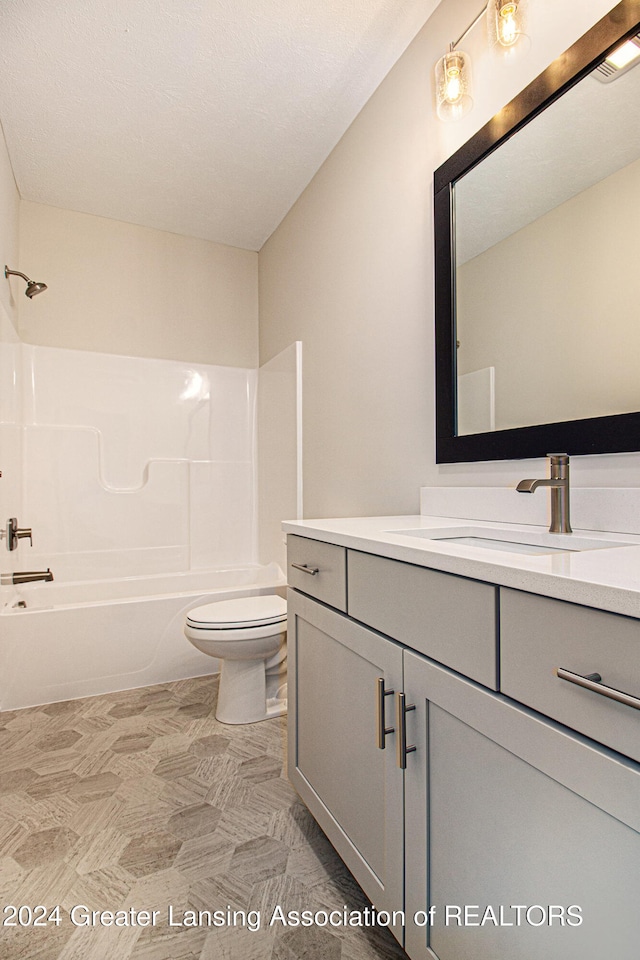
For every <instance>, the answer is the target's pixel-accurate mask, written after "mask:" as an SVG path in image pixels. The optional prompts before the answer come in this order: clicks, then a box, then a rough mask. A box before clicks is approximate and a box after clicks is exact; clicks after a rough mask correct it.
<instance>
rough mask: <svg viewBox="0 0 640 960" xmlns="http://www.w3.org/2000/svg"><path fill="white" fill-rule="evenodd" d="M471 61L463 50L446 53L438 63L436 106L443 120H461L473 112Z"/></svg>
mask: <svg viewBox="0 0 640 960" xmlns="http://www.w3.org/2000/svg"><path fill="white" fill-rule="evenodd" d="M471 92H472V86H471V60H470V58H469V55H468V54H466V53H463V52H462V51H461V50H451V51H450V52H449V53H445V55H444V57H442V58H441V59H440V60H438V62H437V63H436V106H437V112H438V117H439V118H440V119H441V120H459V119H460V118H461V117H464V115H465V114H466V113H468V112H469V110H471V107H472V106H473V97H472V96H471Z"/></svg>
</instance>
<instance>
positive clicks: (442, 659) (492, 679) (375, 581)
mask: <svg viewBox="0 0 640 960" xmlns="http://www.w3.org/2000/svg"><path fill="white" fill-rule="evenodd" d="M348 571H349V576H348V584H349V588H348V612H349V616H351V617H354V618H355V619H356V620H360V621H361V622H362V623H366V624H368V625H369V626H371V627H373V628H374V629H376V630H379V631H380V632H381V633H385V634H386V635H387V636H389V637H393V638H394V640H399V641H400V642H401V643H404V644H406V645H407V646H409V647H413V649H414V650H417V651H418V652H419V653H424V654H425V655H426V656H427V657H431V658H432V659H433V660H437V661H438V662H439V663H443V664H445V666H448V667H451V668H452V669H453V670H457V671H458V672H459V673H463V674H464V675H465V676H467V677H470V678H471V679H472V680H477V681H478V683H482V684H484V685H485V686H487V687H491V689H492V690H496V689H497V637H496V590H497V588H496V587H493V586H491V585H490V584H488V583H481V582H479V581H477V580H466V579H465V578H464V577H456V576H453V575H452V574H449V573H440V572H439V571H437V570H428V569H426V568H425V567H416V566H414V565H413V564H411V563H401V562H400V561H398V560H388V559H386V558H385V557H376V556H373V555H371V554H368V553H360V552H358V551H355V550H349V551H348Z"/></svg>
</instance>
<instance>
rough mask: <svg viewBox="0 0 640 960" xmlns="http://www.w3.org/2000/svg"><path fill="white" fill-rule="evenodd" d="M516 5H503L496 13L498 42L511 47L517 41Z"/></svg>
mask: <svg viewBox="0 0 640 960" xmlns="http://www.w3.org/2000/svg"><path fill="white" fill-rule="evenodd" d="M517 11H518V5H517V3H505V4H504V5H503V6H502V7H500V10H499V11H498V42H499V43H501V44H502V46H503V47H511V46H513V44H514V43H516V41H517V39H518V21H517V19H516V13H517Z"/></svg>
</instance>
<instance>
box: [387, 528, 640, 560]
mask: <svg viewBox="0 0 640 960" xmlns="http://www.w3.org/2000/svg"><path fill="white" fill-rule="evenodd" d="M387 533H392V534H395V535H396V536H401V537H416V538H419V539H421V540H437V541H439V542H441V543H450V544H459V545H460V546H465V547H480V548H482V549H484V550H499V551H502V552H504V553H521V554H522V553H524V554H528V555H530V556H541V555H544V554H550V553H576V552H582V551H583V550H604V549H606V548H607V547H629V546H633V544H632V543H629V541H628V540H626V541H623V540H600V539H597V538H595V537H594V538H590V537H583V536H576V535H575V534H573V533H545V532H543V531H540V532H535V531H531V532H528V531H527V532H525V531H522V530H509V529H507V528H505V527H473V526H468V527H449V528H446V529H444V528H440V529H433V528H432V529H426V528H423V527H420V528H418V529H417V530H387Z"/></svg>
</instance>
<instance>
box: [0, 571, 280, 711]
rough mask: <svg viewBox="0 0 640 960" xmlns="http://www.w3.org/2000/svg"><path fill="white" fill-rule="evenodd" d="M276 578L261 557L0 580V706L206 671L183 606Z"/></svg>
mask: <svg viewBox="0 0 640 960" xmlns="http://www.w3.org/2000/svg"><path fill="white" fill-rule="evenodd" d="M284 582H285V581H284V577H283V575H282V571H281V570H280V568H279V567H278V566H277V564H269V565H268V566H252V567H245V568H242V569H234V570H214V571H196V572H192V573H176V574H161V575H156V576H149V577H127V578H124V579H121V580H102V581H85V582H76V583H65V582H58V581H54V582H53V583H34V584H25V585H23V586H20V587H10V588H8V587H3V588H2V596H1V597H0V599H1V600H2V604H3V605H2V611H1V614H0V710H15V709H18V708H20V707H28V706H35V705H37V704H42V703H55V702H57V701H59V700H71V699H74V698H77V697H88V696H93V695H94V694H100V693H108V692H110V691H114V690H126V689H129V688H131V687H142V686H146V685H148V684H153V683H162V682H165V681H168V680H180V679H183V678H184V677H197V676H202V675H205V674H209V673H213V672H215V671H216V670H217V661H215V660H213V659H212V658H211V657H207V656H205V654H203V653H200V652H199V651H198V650H196V649H195V647H192V646H191V644H190V643H189V641H188V640H187V639H186V637H185V636H184V634H183V632H182V631H183V625H184V619H185V615H186V613H187V611H188V610H191V609H193V607H197V606H200V605H201V604H203V603H211V602H213V601H214V600H226V599H229V598H231V597H238V596H254V595H256V594H264V593H273V592H275V590H276V589H278V590H281V589H282V588H283V587H284Z"/></svg>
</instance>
